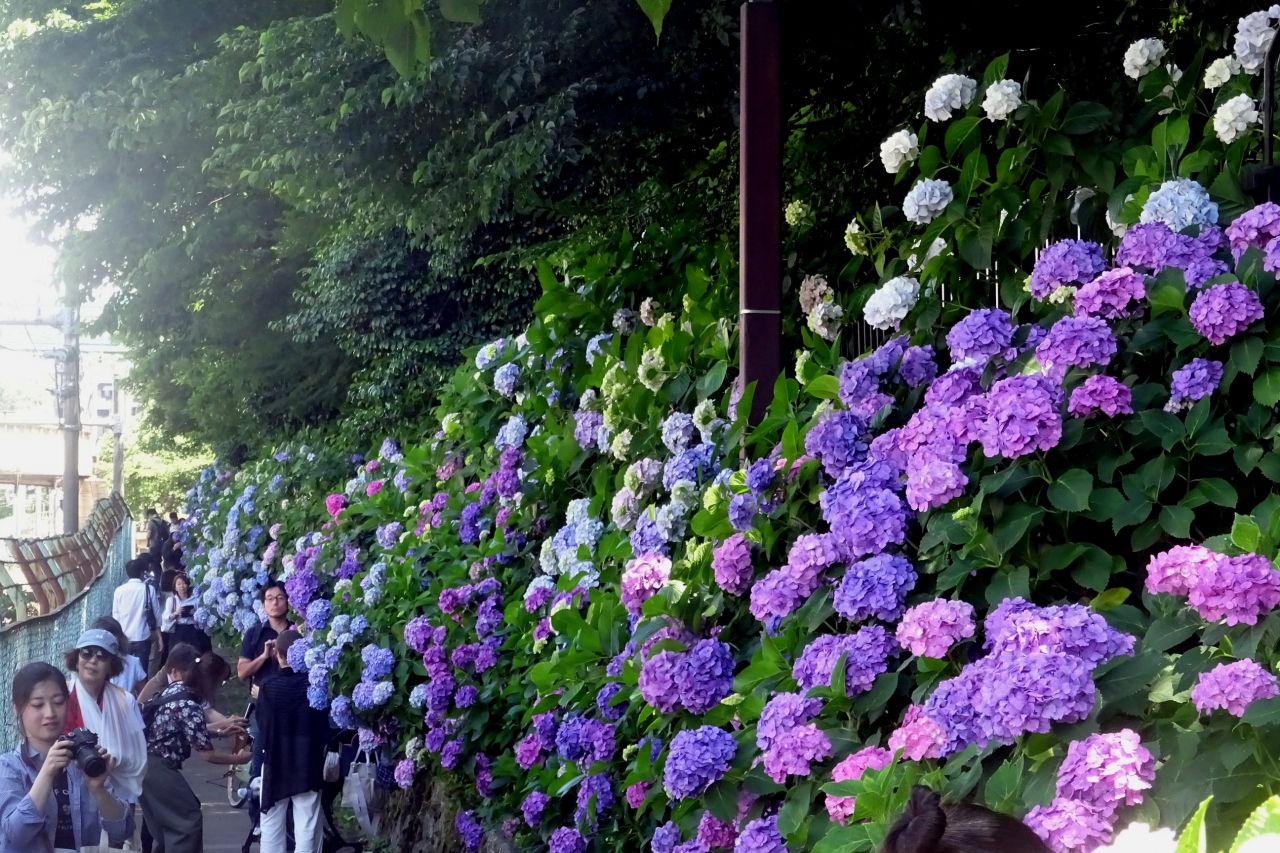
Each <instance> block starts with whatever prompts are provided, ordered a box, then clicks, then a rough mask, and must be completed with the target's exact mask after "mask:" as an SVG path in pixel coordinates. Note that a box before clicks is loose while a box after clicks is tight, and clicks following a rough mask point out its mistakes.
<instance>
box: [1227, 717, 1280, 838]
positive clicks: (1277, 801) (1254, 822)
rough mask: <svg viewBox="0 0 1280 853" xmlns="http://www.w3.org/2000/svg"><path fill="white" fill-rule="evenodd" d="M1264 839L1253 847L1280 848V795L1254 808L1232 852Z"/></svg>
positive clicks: (1237, 836) (1241, 828) (1241, 829)
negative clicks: (1262, 842)
mask: <svg viewBox="0 0 1280 853" xmlns="http://www.w3.org/2000/svg"><path fill="white" fill-rule="evenodd" d="M1255 704H1256V703H1255ZM1263 840H1264V841H1266V842H1267V843H1265V844H1257V845H1255V847H1254V848H1253V849H1256V850H1280V796H1277V797H1271V798H1270V799H1268V800H1267V801H1266V802H1264V803H1263V804H1262V805H1260V806H1258V807H1257V808H1256V809H1254V812H1253V814H1251V815H1249V818H1248V819H1247V820H1246V821H1245V822H1244V825H1243V826H1241V827H1240V832H1239V833H1238V834H1237V835H1236V840H1235V841H1234V842H1233V843H1232V845H1231V851H1230V853H1240V848H1241V847H1243V846H1244V845H1245V844H1247V843H1249V842H1250V841H1263Z"/></svg>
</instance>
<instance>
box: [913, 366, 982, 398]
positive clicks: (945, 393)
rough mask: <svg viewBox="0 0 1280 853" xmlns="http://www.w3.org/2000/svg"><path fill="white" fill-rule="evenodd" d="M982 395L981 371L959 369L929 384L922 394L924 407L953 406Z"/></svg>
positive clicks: (968, 368) (970, 368)
mask: <svg viewBox="0 0 1280 853" xmlns="http://www.w3.org/2000/svg"><path fill="white" fill-rule="evenodd" d="M981 393H982V371H981V370H978V369H977V368H975V367H960V368H955V369H952V370H949V371H947V372H946V373H944V374H942V375H941V376H939V377H938V378H937V379H935V380H934V381H933V382H931V383H930V384H929V387H928V388H926V389H925V392H924V402H925V404H926V405H948V406H955V405H959V404H960V403H963V402H964V401H965V400H967V399H969V398H970V397H973V396H975V395H977V394H981Z"/></svg>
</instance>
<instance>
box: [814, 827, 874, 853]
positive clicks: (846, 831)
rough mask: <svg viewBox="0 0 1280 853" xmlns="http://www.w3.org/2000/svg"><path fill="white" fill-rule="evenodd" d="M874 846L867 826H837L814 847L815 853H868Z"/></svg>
mask: <svg viewBox="0 0 1280 853" xmlns="http://www.w3.org/2000/svg"><path fill="white" fill-rule="evenodd" d="M874 846H875V843H874V841H873V840H872V838H871V832H870V829H869V827H868V826H867V824H865V823H854V824H850V825H849V826H841V825H840V824H836V825H834V826H832V827H831V829H830V830H828V831H827V834H826V835H824V836H822V840H821V841H819V842H818V843H817V844H815V845H814V846H813V853H866V851H869V850H871V849H872V848H873V847H874Z"/></svg>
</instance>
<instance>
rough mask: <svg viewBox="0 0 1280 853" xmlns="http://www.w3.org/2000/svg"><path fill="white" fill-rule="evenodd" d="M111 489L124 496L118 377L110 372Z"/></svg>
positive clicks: (122, 441)
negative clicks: (112, 441) (113, 439)
mask: <svg viewBox="0 0 1280 853" xmlns="http://www.w3.org/2000/svg"><path fill="white" fill-rule="evenodd" d="M111 434H112V435H113V436H114V438H115V443H114V444H113V445H112V449H111V491H113V492H115V493H116V494H118V495H119V496H120V497H124V419H123V418H122V417H121V416H120V378H119V377H118V376H116V375H115V373H114V372H113V373H112V374H111Z"/></svg>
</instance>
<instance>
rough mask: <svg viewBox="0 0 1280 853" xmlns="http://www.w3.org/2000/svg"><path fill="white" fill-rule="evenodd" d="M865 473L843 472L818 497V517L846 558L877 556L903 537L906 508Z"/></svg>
mask: <svg viewBox="0 0 1280 853" xmlns="http://www.w3.org/2000/svg"><path fill="white" fill-rule="evenodd" d="M868 474H869V472H868V471H859V470H854V471H852V472H845V474H844V475H843V476H841V477H840V479H839V480H837V481H836V482H835V484H834V485H832V486H831V487H830V488H829V489H827V490H826V491H825V492H823V493H822V495H821V496H820V498H819V500H820V502H821V504H822V517H823V518H824V519H825V520H826V522H827V523H828V524H830V525H831V532H832V533H833V534H834V535H835V536H836V538H837V539H838V540H839V541H840V544H841V547H842V548H843V549H844V551H845V556H846V557H847V558H857V557H861V556H864V555H866V554H878V553H880V552H881V551H883V550H884V549H885V548H887V547H889V546H890V545H900V544H902V542H903V540H905V539H906V535H907V507H906V505H905V504H904V503H903V501H902V498H900V497H899V496H898V495H897V494H896V493H895V492H893V491H892V490H890V489H889V488H886V486H885V485H884V484H883V483H882V482H879V481H876V480H875V479H874V478H873V477H871V476H868Z"/></svg>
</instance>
